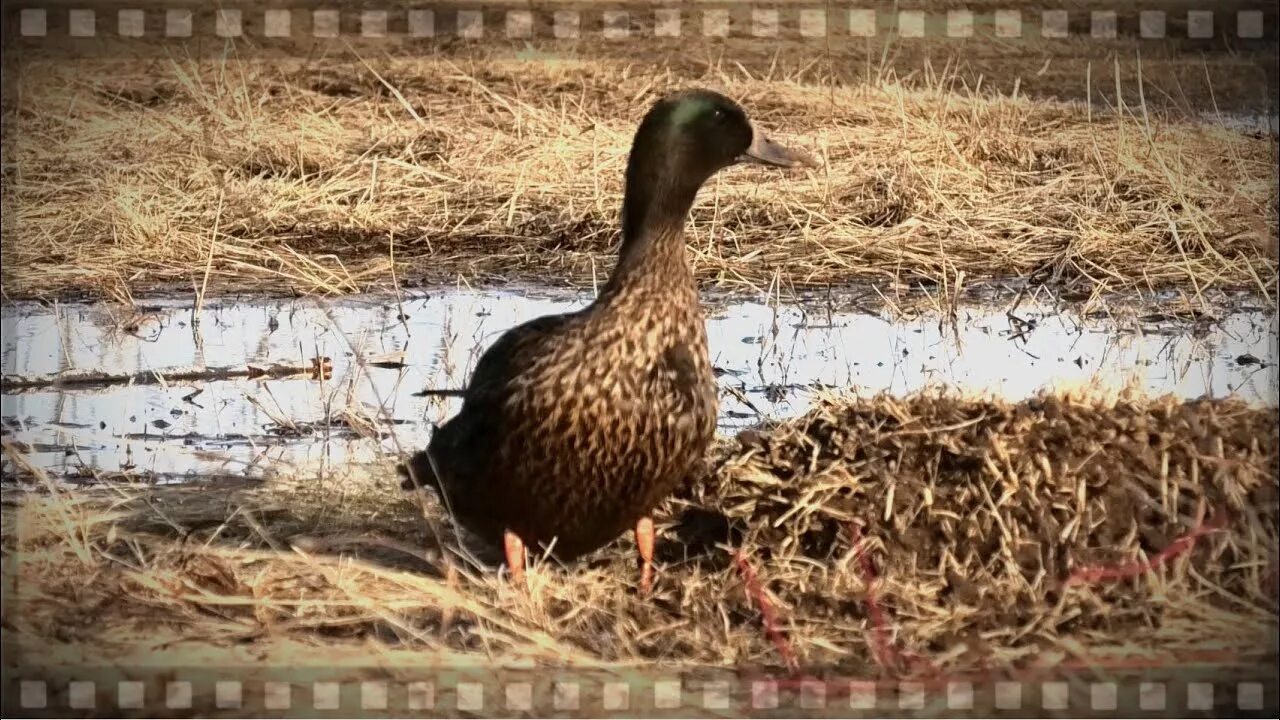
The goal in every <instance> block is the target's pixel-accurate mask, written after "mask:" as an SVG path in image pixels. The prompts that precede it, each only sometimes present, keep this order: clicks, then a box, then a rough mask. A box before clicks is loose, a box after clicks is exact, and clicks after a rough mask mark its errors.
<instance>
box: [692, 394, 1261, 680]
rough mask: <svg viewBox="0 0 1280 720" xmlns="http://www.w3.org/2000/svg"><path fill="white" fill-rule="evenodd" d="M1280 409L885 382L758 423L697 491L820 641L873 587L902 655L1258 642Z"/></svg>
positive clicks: (801, 633)
mask: <svg viewBox="0 0 1280 720" xmlns="http://www.w3.org/2000/svg"><path fill="white" fill-rule="evenodd" d="M1276 422H1277V421H1276V413H1275V412H1274V411H1270V410H1258V409H1251V408H1248V407H1246V406H1244V405H1242V404H1237V403H1234V402H1219V401H1209V400H1200V401H1193V402H1180V401H1177V400H1174V399H1172V398H1164V399H1158V400H1138V399H1132V398H1130V399H1121V400H1119V401H1116V402H1114V403H1110V402H1102V401H1097V400H1085V399H1081V398H1072V397H1067V396H1054V395H1046V396H1042V397H1039V398H1036V399H1032V400H1028V401H1025V402H1022V403H1018V404H1016V405H1010V404H1005V403H1001V402H991V401H977V400H957V399H954V398H948V397H945V396H931V395H922V396H916V397H913V398H910V399H907V400H902V399H896V398H893V397H889V396H883V397H877V398H875V399H873V400H871V401H869V402H865V403H853V404H848V403H837V404H828V405H825V406H823V407H820V408H818V409H816V410H814V411H813V412H811V413H810V414H809V415H808V416H806V417H805V418H804V419H802V420H800V421H798V422H796V423H794V424H790V425H786V426H783V427H780V428H776V429H774V430H772V431H771V432H768V433H748V434H747V436H746V437H745V438H743V439H742V440H741V441H740V443H739V447H738V448H737V449H736V451H734V452H733V453H731V457H730V458H729V459H728V460H727V461H726V463H725V464H724V466H723V468H722V469H721V471H720V472H719V473H717V474H716V476H715V477H714V479H713V480H712V481H711V482H710V483H709V484H707V485H706V486H704V487H703V488H702V489H701V491H700V492H699V493H698V496H697V500H698V502H699V503H702V504H705V505H708V506H714V507H718V508H722V509H723V510H724V512H725V513H726V514H727V515H728V516H729V517H730V518H733V520H734V521H735V522H736V525H737V527H738V528H740V529H741V532H743V534H744V535H745V540H744V541H742V547H743V548H745V549H747V550H748V551H750V552H751V553H752V554H754V555H755V556H756V557H758V558H759V562H760V563H762V564H763V565H764V567H765V568H767V569H766V570H765V572H766V573H767V577H768V578H769V585H768V587H769V589H770V590H771V591H772V592H773V593H774V594H775V595H776V597H777V598H778V600H779V602H780V603H781V604H782V606H783V607H786V608H788V609H789V610H788V612H790V613H792V614H793V615H792V616H793V618H795V622H796V627H795V628H794V629H793V630H792V633H793V634H794V636H795V637H796V638H797V640H799V643H798V647H799V648H800V649H801V654H802V656H803V654H804V647H805V641H806V640H809V641H811V644H813V645H815V646H819V643H818V641H819V640H820V639H821V638H822V636H823V634H827V633H830V628H831V627H833V626H839V625H841V624H847V625H848V626H856V625H858V624H859V623H860V622H861V620H862V618H864V617H866V611H867V602H868V600H871V599H873V598H872V597H871V595H869V593H871V594H873V595H878V600H877V601H878V603H879V604H880V605H881V606H883V607H884V608H886V609H887V610H888V612H891V613H892V615H893V617H894V618H895V619H896V621H897V622H899V623H901V625H902V632H901V634H900V636H899V640H900V641H901V643H902V646H903V653H902V657H900V658H898V659H899V660H903V658H909V657H911V656H919V657H937V656H939V654H944V655H945V654H946V653H955V652H958V651H959V649H960V648H962V647H963V648H964V649H965V653H964V654H965V655H966V656H967V657H964V658H963V659H961V658H958V657H957V658H952V660H953V662H954V663H958V664H960V665H962V664H963V663H964V662H972V661H973V655H972V653H977V654H978V655H989V656H990V657H988V658H987V660H986V661H988V662H990V661H995V662H996V664H1009V663H1012V662H1014V661H1016V660H1018V659H1020V658H1025V657H1029V656H1034V655H1037V654H1038V653H1041V652H1043V651H1045V650H1048V649H1058V650H1070V649H1073V648H1072V645H1073V644H1079V645H1083V646H1093V645H1098V644H1101V645H1109V644H1117V645H1123V644H1130V645H1133V646H1138V647H1142V648H1143V649H1144V650H1145V651H1147V652H1154V651H1157V650H1174V649H1177V648H1186V647H1194V646H1196V645H1197V644H1198V643H1203V642H1204V641H1206V640H1207V639H1209V638H1213V639H1214V640H1215V641H1217V642H1221V643H1222V646H1223V647H1234V648H1237V649H1239V648H1249V647H1253V646H1254V645H1255V644H1256V643H1258V642H1259V640H1260V637H1259V628H1262V627H1274V608H1275V595H1274V592H1275V587H1274V585H1275V568H1276V560H1277V535H1276V520H1277V518H1276V514H1277V508H1276V504H1277V474H1276V463H1277V460H1278V459H1280V454H1278V445H1277V438H1276V427H1277V425H1276ZM859 538H860V539H861V540H862V541H861V542H860V543H859V542H857V540H858V539H859ZM1263 636H1266V634H1265V633H1264V634H1263ZM1259 647H1260V646H1259ZM816 649H817V647H815V650H816ZM1255 649H1256V648H1255ZM871 650H872V656H873V658H874V659H876V660H877V661H880V662H882V663H883V662H891V661H893V660H894V657H893V655H896V654H897V653H896V652H893V651H889V653H888V654H889V656H888V657H883V655H885V654H886V649H885V648H876V647H874V645H873V647H872V648H871ZM814 655H816V656H817V657H820V658H821V659H823V660H826V661H837V662H838V660H837V658H835V657H832V656H831V654H830V653H827V652H821V651H818V652H815V653H814ZM877 655H881V657H876V656H877Z"/></svg>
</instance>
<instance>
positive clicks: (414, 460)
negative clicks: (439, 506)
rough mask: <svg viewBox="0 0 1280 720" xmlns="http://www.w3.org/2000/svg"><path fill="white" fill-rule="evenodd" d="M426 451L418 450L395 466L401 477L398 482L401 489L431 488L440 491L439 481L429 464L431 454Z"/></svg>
mask: <svg viewBox="0 0 1280 720" xmlns="http://www.w3.org/2000/svg"><path fill="white" fill-rule="evenodd" d="M427 452H428V451H427V450H419V451H418V452H416V453H414V454H413V455H411V456H410V457H409V459H408V460H406V461H405V462H403V463H401V464H400V466H399V467H397V468H396V471H397V472H399V473H400V477H401V478H403V480H402V481H401V483H400V488H401V489H402V490H417V489H419V488H431V489H433V490H435V491H437V492H439V491H440V481H439V479H437V478H436V472H435V469H434V468H433V467H432V466H431V456H430V455H428V454H427Z"/></svg>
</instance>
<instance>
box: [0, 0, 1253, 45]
mask: <svg viewBox="0 0 1280 720" xmlns="http://www.w3.org/2000/svg"><path fill="white" fill-rule="evenodd" d="M700 4H701V3H700ZM547 5H548V7H544V8H531V7H529V6H524V7H522V8H501V7H494V8H490V7H481V6H479V5H473V6H469V7H442V6H430V5H429V6H421V7H395V8H368V7H339V6H338V4H335V6H332V7H327V6H325V5H324V3H323V0H317V3H316V7H314V8H302V7H262V6H261V4H255V6H254V7H243V8H237V7H222V8H216V9H215V8H174V7H169V8H153V7H127V6H122V7H118V8H109V9H108V8H92V7H75V6H74V4H73V5H59V6H58V7H42V6H40V5H39V4H38V3H32V4H30V5H24V4H13V5H10V6H9V8H8V10H9V11H10V12H11V13H16V15H17V17H16V18H11V21H10V22H8V23H6V24H7V25H9V26H16V27H17V33H16V34H17V35H18V36H19V37H21V38H28V39H31V38H50V37H64V38H94V37H98V38H103V37H115V38H124V39H130V38H133V39H137V38H170V39H182V38H191V37H216V38H227V39H230V38H241V37H250V38H255V39H264V40H271V39H279V38H294V39H301V38H321V39H323V38H337V37H368V38H382V37H405V38H435V37H456V38H463V39H470V40H482V39H486V38H490V39H496V38H508V39H533V38H549V39H560V40H569V39H579V38H585V37H589V36H592V35H598V36H600V37H603V38H605V39H612V40H620V39H626V38H630V37H656V38H679V37H692V36H702V37H720V38H726V37H751V38H760V39H769V38H802V39H803V38H827V37H831V36H839V37H848V38H873V37H879V36H891V35H892V36H897V37H901V38H925V37H947V38H969V37H974V36H976V35H979V34H985V35H989V36H994V37H997V38H1004V39H1039V38H1043V39H1062V38H1069V37H1088V38H1092V39H1095V40H1107V39H1114V38H1117V37H1131V36H1132V37H1138V38H1144V39H1152V40H1157V39H1169V38H1172V39H1187V40H1215V39H1217V40H1224V39H1225V40H1235V41H1260V40H1274V39H1275V38H1276V36H1277V18H1276V14H1275V12H1274V8H1272V11H1271V12H1268V11H1264V9H1263V6H1259V7H1256V8H1248V9H1239V8H1237V9H1225V10H1224V9H1222V8H1221V7H1217V8H1215V7H1213V4H1211V3H1205V4H1204V6H1203V7H1201V8H1198V9H1195V8H1193V9H1171V10H1132V9H1123V10H1108V9H1079V8H1075V9H1024V8H1018V7H1009V8H1005V9H990V8H985V7H984V8H982V9H980V10H970V9H967V8H956V9H951V10H944V11H936V12H934V11H925V10H921V9H895V8H894V7H879V6H877V7H872V6H866V5H863V6H859V5H857V4H856V3H853V4H850V3H820V2H815V3H813V4H807V3H800V4H791V3H787V4H782V3H770V2H768V1H767V0H764V1H763V2H755V1H754V0H746V1H744V2H737V3H735V2H732V1H731V0H730V1H728V2H720V3H716V4H715V5H714V6H709V7H696V8H678V7H654V6H652V5H648V6H641V5H637V4H634V3H632V4H628V3H626V2H618V3H616V4H613V3H592V4H591V5H590V6H589V7H588V6H570V5H561V4H559V3H548V4H547ZM1125 5H1126V4H1123V3H1118V6H1120V7H1124V6H1125ZM13 19H16V22H12V20H13Z"/></svg>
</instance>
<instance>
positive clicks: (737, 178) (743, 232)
mask: <svg viewBox="0 0 1280 720" xmlns="http://www.w3.org/2000/svg"><path fill="white" fill-rule="evenodd" d="M348 52H349V53H352V54H351V55H349V56H348V57H345V58H343V59H337V60H334V59H318V60H308V61H305V62H304V61H302V60H272V61H270V62H266V61H253V60H244V59H239V58H237V57H235V56H231V57H228V58H224V59H222V60H219V61H213V60H201V61H194V60H185V59H176V58H170V59H167V60H156V61H155V62H153V63H148V64H143V63H138V62H133V61H127V62H126V61H119V62H115V61H108V60H83V61H69V60H60V61H55V60H46V61H42V60H39V59H31V60H29V61H27V62H24V63H22V64H21V65H19V66H17V67H16V70H15V77H14V78H13V80H14V82H15V86H21V87H22V88H23V91H22V92H21V93H19V94H13V95H6V97H12V102H11V104H10V105H7V106H6V108H5V118H6V121H5V124H4V134H5V162H6V171H5V175H4V180H3V182H4V225H3V249H4V254H5V260H6V262H5V264H4V270H3V279H4V288H5V292H6V293H7V294H8V295H9V296H11V297H18V296H39V295H47V294H50V293H61V292H66V291H74V290H84V289H95V288H100V289H104V290H105V291H106V292H115V293H116V294H120V295H121V296H125V297H127V293H128V291H129V289H130V288H132V289H135V290H136V289H138V288H142V289H152V288H155V287H157V286H168V287H177V288H179V289H181V290H183V291H184V292H185V291H187V290H190V289H192V288H196V289H198V291H200V293H201V294H202V295H203V293H204V291H205V290H206V289H207V290H208V291H209V292H216V291H225V290H228V289H245V288H251V289H258V290H268V291H293V292H301V293H321V294H339V293H350V292H355V291H359V290H367V289H372V288H384V287H385V288H389V287H390V286H391V284H392V282H393V280H392V279H393V277H394V276H393V274H392V272H391V270H392V262H393V257H392V255H391V252H390V247H391V238H392V237H394V238H395V253H394V264H395V270H396V272H397V273H398V277H399V278H401V279H403V280H407V281H421V280H424V279H426V280H444V281H453V280H455V279H456V278H457V277H458V276H460V275H461V276H463V277H465V278H470V279H472V280H478V281H485V280H499V279H503V280H505V279H512V278H524V279H527V278H538V279H541V280H543V281H546V279H547V278H548V277H554V278H556V279H557V282H559V281H568V282H574V283H580V284H586V283H589V282H590V281H591V278H592V273H593V272H594V271H595V270H596V268H597V267H599V268H607V267H609V265H610V264H611V262H612V253H613V250H614V244H615V242H616V240H617V226H618V225H617V214H618V208H619V205H620V202H621V196H620V193H621V190H622V187H621V177H622V170H623V165H624V162H625V158H626V154H627V152H628V149H629V148H628V146H629V143H630V139H631V134H632V132H633V130H634V128H635V125H636V123H637V122H638V120H639V118H640V116H641V115H642V113H643V112H644V110H645V108H646V107H647V106H648V105H649V104H650V103H651V102H653V101H654V99H655V98H656V97H658V96H659V95H660V94H663V93H665V92H668V91H670V90H672V89H674V88H676V87H680V86H686V85H691V84H697V85H709V86H713V87H717V88H719V89H721V90H723V91H726V92H728V93H730V94H731V95H733V96H735V97H736V98H738V99H740V100H741V101H742V102H743V104H744V105H745V106H746V107H747V108H748V110H749V112H750V113H751V114H752V115H753V116H754V117H755V118H757V119H758V120H759V121H760V122H761V123H762V124H763V125H764V126H766V127H771V128H773V129H774V130H775V131H776V132H777V133H778V134H780V135H781V136H782V137H783V138H784V139H785V140H786V141H787V142H792V143H795V144H797V145H799V146H801V147H805V148H807V149H810V150H813V151H815V152H817V153H819V154H820V155H821V156H822V157H823V159H824V160H825V162H826V168H825V169H824V170H822V171H821V172H818V173H816V174H809V175H805V176H793V177H789V178H785V179H784V178H783V177H782V176H781V175H780V174H778V173H776V172H775V171H771V170H764V169H748V168H740V169H735V170H732V171H729V172H726V173H723V174H722V175H720V176H719V177H718V179H716V180H715V181H714V182H713V183H712V184H711V185H710V186H709V187H708V188H707V189H706V190H705V191H704V192H703V194H702V196H701V200H700V203H699V205H698V207H697V208H696V209H695V211H694V214H693V219H692V222H691V236H690V247H691V250H692V252H693V256H694V262H695V263H696V268H697V272H698V275H699V277H700V278H701V279H702V280H703V281H704V282H705V283H706V284H708V285H714V286H718V287H723V288H737V289H753V290H757V291H759V290H762V289H763V288H764V287H766V286H768V285H769V284H770V282H771V281H772V280H773V278H774V277H775V275H778V274H781V276H782V278H783V281H784V282H785V284H786V285H788V286H795V287H802V286H816V285H824V284H827V283H833V282H842V281H849V280H869V281H897V282H899V283H901V284H904V285H907V286H915V285H916V284H918V283H920V282H925V283H936V284H937V285H939V286H942V285H946V284H947V283H952V282H956V281H957V280H958V279H959V278H962V277H963V278H967V279H968V281H970V282H973V281H975V280H982V279H988V278H992V277H1000V276H1026V275H1029V274H1032V273H1037V272H1038V273H1040V275H1039V276H1040V277H1048V278H1055V279H1057V280H1058V281H1060V282H1061V283H1063V284H1069V283H1072V282H1079V283H1081V284H1082V289H1083V290H1084V291H1089V290H1091V289H1095V288H1098V287H1104V288H1108V289H1113V290H1129V291H1133V290H1141V291H1147V290H1149V289H1152V288H1167V287H1171V286H1177V287H1182V288H1187V289H1189V290H1192V291H1195V292H1201V293H1203V292H1205V291H1208V290H1214V289H1223V288H1253V289H1255V290H1259V291H1262V292H1264V293H1270V292H1272V291H1274V289H1275V284H1276V270H1275V247H1276V242H1277V240H1276V238H1277V236H1276V218H1277V214H1276V197H1277V195H1276V183H1275V173H1274V169H1275V158H1276V145H1275V141H1274V139H1272V138H1265V137H1250V136H1247V135H1245V134H1241V133H1238V132H1234V131H1228V130H1226V129H1223V128H1221V127H1219V126H1216V125H1213V124H1204V123H1200V122H1198V121H1197V122H1190V121H1180V120H1175V119H1169V118H1165V117H1162V116H1161V115H1160V114H1159V113H1156V112H1154V111H1151V112H1149V111H1148V108H1147V107H1146V105H1145V103H1140V102H1139V101H1140V98H1141V96H1140V94H1139V92H1138V90H1137V89H1136V88H1134V87H1133V86H1132V85H1131V84H1126V85H1123V86H1122V85H1121V84H1120V77H1121V76H1120V70H1121V69H1120V67H1119V66H1117V67H1116V68H1115V71H1116V82H1117V90H1118V91H1119V92H1120V93H1121V94H1127V95H1129V96H1132V97H1131V100H1132V101H1133V103H1134V106H1133V107H1129V106H1123V107H1121V108H1120V109H1119V111H1118V112H1116V111H1107V112H1104V111H1106V110H1107V109H1106V108H1102V107H1096V108H1093V109H1092V111H1090V109H1088V108H1086V107H1084V106H1081V105H1077V104H1068V103H1060V102H1053V101H1046V100H1034V99H1028V98H1026V97H1019V96H1017V93H1016V91H1015V93H1014V95H1013V96H1007V95H1000V94H996V93H991V92H987V91H985V90H983V91H972V90H969V89H966V88H965V87H964V85H963V83H962V82H961V81H959V79H958V76H957V75H956V74H955V72H949V71H944V72H942V73H940V74H938V73H930V74H926V75H925V76H923V77H917V78H914V79H913V80H912V82H910V83H901V84H900V83H898V82H896V81H895V80H894V79H893V77H892V73H885V72H881V73H878V74H876V75H875V76H874V77H870V78H869V80H870V81H869V82H866V83H860V84H859V83H855V84H849V85H833V84H832V83H828V82H825V81H823V79H822V77H821V67H820V66H818V67H814V66H813V63H809V64H808V66H806V67H805V68H802V69H800V70H797V71H795V72H794V73H793V76H788V77H780V76H775V75H776V74H775V73H774V72H773V68H772V66H770V68H769V72H767V73H766V72H763V71H761V72H753V71H750V70H748V69H747V68H746V67H744V66H742V65H741V64H737V63H733V62H730V61H727V60H725V61H717V60H714V59H713V60H709V61H708V62H707V63H703V64H697V63H691V64H689V66H688V67H685V66H680V67H681V69H673V68H672V67H657V68H647V69H646V68H641V67H639V66H635V65H633V64H631V63H627V62H622V61H620V60H616V59H610V58H608V57H593V58H591V59H589V60H588V59H573V58H570V57H559V58H554V59H545V58H544V59H543V60H541V61H530V60H528V59H520V58H511V57H509V56H508V57H499V56H494V57H491V58H484V57H481V56H479V55H477V56H473V57H469V58H461V57H459V58H452V59H451V58H448V57H442V56H438V57H426V58H421V57H415V58H403V57H398V58H388V57H382V56H379V55H377V54H371V53H367V52H366V55H367V56H366V57H359V56H356V55H354V53H355V52H356V51H354V50H348ZM775 62H776V58H775ZM1100 68H1101V66H1099V68H1092V69H1091V70H1090V73H1091V75H1090V79H1092V81H1093V82H1094V83H1103V82H1104V81H1105V82H1107V83H1110V82H1111V80H1112V78H1108V77H1105V75H1106V73H1105V72H1104V71H1102V70H1101V69H1100ZM779 72H781V71H779ZM1125 72H1126V73H1128V72H1129V69H1128V64H1126V70H1125ZM815 74H816V75H815ZM1085 79H1086V78H1084V77H1081V78H1079V83H1080V85H1081V86H1082V87H1083V86H1084V84H1085ZM1124 81H1125V83H1131V80H1130V79H1129V78H1128V76H1127V75H1126V76H1125V78H1124ZM1108 87H1109V86H1108ZM1113 110H1114V109H1113Z"/></svg>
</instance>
